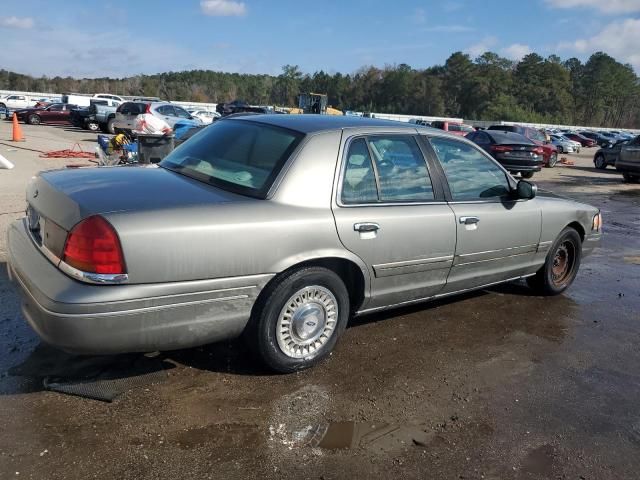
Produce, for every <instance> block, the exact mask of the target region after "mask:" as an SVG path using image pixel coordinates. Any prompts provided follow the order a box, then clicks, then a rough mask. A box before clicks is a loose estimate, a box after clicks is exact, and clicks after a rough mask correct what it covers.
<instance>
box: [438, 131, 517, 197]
mask: <svg viewBox="0 0 640 480" xmlns="http://www.w3.org/2000/svg"><path fill="white" fill-rule="evenodd" d="M430 142H431V146H432V147H433V149H434V150H435V152H436V154H437V156H438V160H440V163H441V164H442V168H443V170H444V173H445V176H446V177H447V182H448V183H449V190H450V191H451V196H452V198H453V200H454V201H474V200H476V201H477V200H491V199H498V198H500V197H505V196H507V195H508V194H509V191H510V188H509V181H508V180H507V175H506V174H505V172H504V171H503V170H502V169H501V168H499V167H498V166H497V165H496V164H495V163H494V162H492V161H491V160H490V159H488V158H487V157H486V156H485V155H483V154H482V153H481V152H480V151H479V150H478V149H477V148H475V147H473V146H471V145H469V144H466V143H463V142H458V141H455V140H450V139H448V138H437V137H436V138H431V139H430Z"/></svg>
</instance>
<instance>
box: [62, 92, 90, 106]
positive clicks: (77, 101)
mask: <svg viewBox="0 0 640 480" xmlns="http://www.w3.org/2000/svg"><path fill="white" fill-rule="evenodd" d="M62 103H70V104H71V105H77V106H78V107H88V106H89V105H91V97H90V96H89V95H82V94H80V93H63V94H62Z"/></svg>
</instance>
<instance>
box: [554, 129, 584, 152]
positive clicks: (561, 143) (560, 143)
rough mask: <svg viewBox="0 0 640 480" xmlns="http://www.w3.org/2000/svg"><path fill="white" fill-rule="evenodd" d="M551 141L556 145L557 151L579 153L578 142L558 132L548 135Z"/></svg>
mask: <svg viewBox="0 0 640 480" xmlns="http://www.w3.org/2000/svg"><path fill="white" fill-rule="evenodd" d="M549 137H550V138H551V143H552V144H553V145H555V146H556V148H557V149H558V153H580V147H581V145H580V143H579V142H575V141H573V140H571V139H569V138H566V137H563V136H562V135H559V134H554V133H552V134H551V135H549Z"/></svg>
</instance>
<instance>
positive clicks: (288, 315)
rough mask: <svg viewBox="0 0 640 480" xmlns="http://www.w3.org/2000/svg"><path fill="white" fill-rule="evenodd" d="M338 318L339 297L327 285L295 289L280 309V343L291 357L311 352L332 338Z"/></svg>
mask: <svg viewBox="0 0 640 480" xmlns="http://www.w3.org/2000/svg"><path fill="white" fill-rule="evenodd" d="M337 321H338V302H337V300H336V297H335V296H334V295H333V294H332V293H331V292H330V291H329V290H328V289H326V288H324V287H320V286H315V285H314V286H311V287H305V288H303V289H301V290H298V291H297V292H296V293H294V294H293V295H292V296H291V297H290V298H289V300H287V302H286V303H285V305H284V307H283V308H282V310H281V311H280V315H279V317H278V323H277V324H276V338H277V340H278V346H279V347H280V350H282V352H283V353H284V354H285V355H287V356H289V357H291V358H303V357H306V356H308V355H311V354H313V353H315V352H316V351H317V350H318V349H320V348H321V347H322V346H323V345H324V344H325V343H327V341H329V339H330V338H331V336H332V335H333V332H334V331H335V328H336V324H337Z"/></svg>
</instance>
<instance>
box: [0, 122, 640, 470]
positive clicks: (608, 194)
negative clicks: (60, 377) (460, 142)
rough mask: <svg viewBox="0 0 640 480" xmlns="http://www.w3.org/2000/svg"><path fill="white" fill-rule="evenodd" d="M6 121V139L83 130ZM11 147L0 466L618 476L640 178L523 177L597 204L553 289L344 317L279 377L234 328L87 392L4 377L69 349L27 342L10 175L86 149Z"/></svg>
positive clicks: (624, 442)
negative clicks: (11, 276)
mask: <svg viewBox="0 0 640 480" xmlns="http://www.w3.org/2000/svg"><path fill="white" fill-rule="evenodd" d="M23 128H24V130H25V135H26V137H27V142H26V143H25V144H21V145H20V146H23V147H29V148H36V149H46V150H50V149H60V148H69V147H70V146H71V145H72V144H73V143H75V142H76V141H79V140H80V141H81V144H82V145H83V148H86V149H87V150H89V149H91V148H93V147H94V145H95V143H94V140H95V139H94V138H93V137H94V134H91V133H88V132H82V131H78V130H74V129H71V128H62V127H29V126H24V127H23ZM4 138H10V125H9V124H8V123H7V122H2V123H0V141H2V139H4ZM7 143H9V144H10V142H7ZM11 148H13V147H12V146H6V145H4V144H0V154H2V155H4V156H5V157H7V158H9V159H10V160H11V161H13V162H14V163H15V164H16V168H15V169H14V170H10V171H7V170H0V239H1V240H0V425H1V427H0V431H2V435H0V478H2V479H11V478H33V479H49V478H56V479H86V478H100V479H114V478H118V479H142V478H145V479H146V478H149V479H165V478H166V479H173V478H184V479H187V478H197V479H205V478H254V477H265V478H317V479H321V478H322V479H331V478H416V479H417V478H452V479H453V478H455V479H459V478H465V479H481V478H485V479H511V478H514V479H541V478H567V479H621V478H637V472H638V471H639V469H640V404H639V403H638V398H639V397H640V348H639V347H638V344H639V342H638V340H640V322H638V320H640V314H639V312H640V289H639V288H638V287H639V286H640V268H638V264H640V235H638V229H639V227H640V210H639V208H638V207H639V203H640V186H637V185H636V186H632V185H626V184H623V183H622V180H621V177H620V175H618V174H617V173H616V172H615V171H614V170H612V169H609V170H606V171H604V172H603V171H596V170H594V169H593V164H592V162H591V157H592V155H593V150H586V151H583V153H581V154H580V155H577V156H571V157H570V158H571V159H572V160H573V161H574V162H575V166H571V167H568V166H558V167H557V168H554V169H545V170H544V171H543V172H541V173H540V174H537V175H536V176H535V177H534V179H533V180H534V181H536V182H538V183H539V185H540V186H541V187H543V188H547V189H550V190H553V191H555V192H557V193H560V194H564V195H566V196H570V197H574V198H576V199H579V200H583V201H587V202H589V203H591V204H594V205H597V206H599V207H600V208H601V209H602V211H603V215H604V221H605V232H606V235H605V240H604V243H603V248H602V249H599V250H598V251H596V253H594V254H593V255H592V256H590V257H588V258H586V259H585V260H584V262H583V265H582V268H581V271H580V274H579V275H578V278H577V280H576V282H575V284H574V285H573V286H572V288H571V289H570V290H569V291H568V292H567V293H566V294H564V295H561V296H559V297H554V298H540V297H536V296H533V295H532V294H531V293H530V292H529V291H528V290H527V288H526V287H525V286H524V285H522V284H510V285H506V286H501V287H498V288H492V289H490V290H486V291H481V292H477V293H473V294H469V295H465V296H462V297H458V298H455V299H449V300H447V301H439V302H434V303H429V304H423V305H418V306H413V307H411V308H405V309H401V310H394V311H392V312H388V313H384V314H379V315H372V316H367V317H363V318H359V319H357V320H355V321H352V322H351V325H350V328H349V329H348V330H347V331H346V333H345V335H344V337H343V339H342V340H341V342H340V344H339V345H338V347H337V349H336V351H335V352H334V354H333V355H332V356H331V357H330V359H329V360H328V361H327V362H325V363H323V364H321V365H319V366H318V367H316V368H314V369H312V370H309V371H305V372H301V373H298V374H294V375H271V374H268V373H267V372H264V371H263V370H262V369H261V368H260V367H259V366H258V365H256V364H255V362H254V361H253V360H252V359H251V357H250V355H249V354H248V352H246V351H245V350H244V348H243V347H242V346H241V345H240V344H238V343H226V344H219V345H212V346H208V347H204V348H197V349H192V350H187V351H180V352H171V353H167V354H163V355H161V357H160V360H161V361H162V362H164V363H165V365H167V366H170V367H172V368H170V369H168V370H167V373H168V378H167V379H166V380H164V381H161V382H158V383H155V384H152V385H146V386H144V387H140V388H137V389H134V390H131V391H129V392H127V393H125V394H124V395H122V396H120V397H119V398H117V399H116V400H115V401H114V402H113V403H103V402H98V401H95V400H89V399H85V398H80V397H72V396H68V395H63V394H59V393H54V392H49V391H44V390H43V387H42V379H41V378H33V377H19V376H12V375H9V374H8V372H9V369H10V368H12V367H15V366H16V365H19V364H22V363H23V362H25V361H27V365H28V364H29V362H31V364H37V365H41V366H42V370H43V371H52V370H53V371H55V369H56V365H57V366H58V367H57V368H58V369H60V368H62V369H64V370H65V372H66V373H68V371H73V369H74V368H80V367H81V366H86V362H87V360H86V359H74V358H66V357H64V356H63V355H62V354H57V353H56V352H51V351H48V350H47V349H44V348H42V347H40V346H39V345H38V344H39V342H38V340H37V338H36V337H35V335H34V334H33V333H32V331H31V330H30V328H29V327H28V326H26V324H25V322H24V320H23V318H22V316H21V314H20V311H19V298H18V296H17V294H16V292H15V290H14V288H13V287H12V286H11V285H10V284H9V282H8V280H7V277H6V273H5V266H4V262H5V258H3V254H4V236H5V235H4V233H5V229H6V225H7V224H8V222H9V221H10V220H12V219H13V218H17V217H19V216H21V215H22V212H23V211H24V200H23V192H24V187H25V185H26V182H27V181H28V179H29V178H30V177H31V176H32V175H33V174H34V173H35V172H37V171H38V170H41V169H46V168H58V167H61V166H64V165H66V164H69V163H76V164H77V163H86V161H78V162H74V161H60V160H46V159H41V158H38V156H37V154H36V153H34V152H28V151H9V150H7V149H11ZM43 358H44V360H43ZM38 361H39V362H40V363H38ZM42 375H44V373H42ZM336 447H341V448H336Z"/></svg>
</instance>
